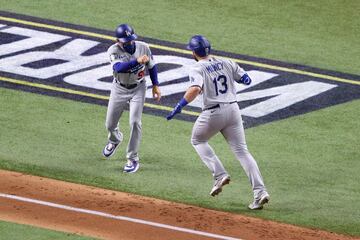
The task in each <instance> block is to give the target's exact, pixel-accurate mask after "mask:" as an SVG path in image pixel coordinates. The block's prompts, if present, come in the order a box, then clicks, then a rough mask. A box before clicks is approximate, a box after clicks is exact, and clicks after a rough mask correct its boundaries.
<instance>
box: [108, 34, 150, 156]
mask: <svg viewBox="0 0 360 240" xmlns="http://www.w3.org/2000/svg"><path fill="white" fill-rule="evenodd" d="M135 44H136V51H135V52H134V54H132V55H131V54H129V53H127V52H125V51H124V50H123V49H122V48H120V47H119V45H118V44H114V45H112V46H111V47H110V48H109V49H108V51H107V52H108V54H109V58H110V63H111V67H113V65H114V64H115V63H117V62H129V61H131V60H134V59H137V58H138V57H140V56H143V55H147V56H148V57H149V58H150V61H149V62H148V63H147V64H138V65H137V66H135V67H134V68H132V69H130V71H129V72H128V73H117V72H114V73H113V75H114V81H113V85H112V89H111V93H110V99H109V104H108V109H107V114H106V123H105V126H106V128H107V130H108V132H109V135H108V141H109V142H111V143H120V142H121V141H122V139H123V134H122V132H121V131H120V129H119V126H118V125H119V119H120V117H121V115H122V113H123V111H124V109H125V108H126V106H128V105H129V115H130V116H129V123H130V137H129V143H128V146H127V150H126V151H127V153H126V158H127V159H128V160H135V161H138V160H139V155H138V150H139V146H140V142H141V137H142V127H141V116H142V111H143V107H144V103H145V93H146V83H145V81H144V79H145V69H146V67H148V68H152V67H153V66H154V65H155V62H154V60H153V57H152V55H151V51H150V48H149V46H148V45H147V44H146V43H144V42H141V41H135ZM111 69H113V68H111ZM120 83H121V84H123V86H121V85H120ZM134 84H137V85H136V86H135V85H134ZM134 86H135V87H134Z"/></svg>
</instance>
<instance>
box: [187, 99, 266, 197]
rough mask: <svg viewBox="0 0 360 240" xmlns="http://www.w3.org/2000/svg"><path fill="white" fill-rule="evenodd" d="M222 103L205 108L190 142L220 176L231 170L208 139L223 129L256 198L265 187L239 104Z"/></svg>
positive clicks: (215, 177)
mask: <svg viewBox="0 0 360 240" xmlns="http://www.w3.org/2000/svg"><path fill="white" fill-rule="evenodd" d="M219 105H220V107H219V108H215V109H210V110H205V111H203V112H202V113H201V114H200V116H199V117H198V119H197V120H196V122H195V124H194V127H193V131H192V137H191V144H192V145H193V147H194V148H195V150H196V152H197V153H198V154H199V156H200V158H201V160H202V161H203V162H204V163H205V165H206V166H207V167H208V168H209V170H210V171H211V172H212V174H213V177H214V179H217V178H218V177H220V176H222V175H225V174H228V173H227V172H226V170H225V168H224V166H223V164H222V163H221V161H220V160H219V158H218V157H217V156H216V154H215V152H214V150H213V149H212V148H211V146H210V145H209V144H208V140H209V139H210V138H211V137H212V136H214V135H215V134H217V133H218V132H221V134H222V135H223V136H224V138H225V139H226V141H227V142H228V144H229V146H230V148H231V150H232V152H233V153H234V154H235V157H236V159H237V160H238V161H239V162H240V164H241V166H242V167H243V169H244V170H245V173H246V175H247V176H248V178H249V181H250V184H251V186H252V190H253V193H254V198H255V199H257V198H258V197H259V196H260V195H261V194H262V192H263V191H266V188H265V185H264V182H263V178H262V176H261V173H260V170H259V167H258V165H257V163H256V161H255V159H254V158H253V156H252V155H251V154H250V152H249V151H248V148H247V145H246V141H245V132H244V127H243V123H242V117H241V114H240V109H239V107H238V105H237V104H236V103H234V104H228V103H227V104H219Z"/></svg>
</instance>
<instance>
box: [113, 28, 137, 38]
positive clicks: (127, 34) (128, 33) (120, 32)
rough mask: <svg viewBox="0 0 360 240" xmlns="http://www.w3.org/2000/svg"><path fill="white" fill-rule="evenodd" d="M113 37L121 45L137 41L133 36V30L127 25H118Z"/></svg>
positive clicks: (135, 36)
mask: <svg viewBox="0 0 360 240" xmlns="http://www.w3.org/2000/svg"><path fill="white" fill-rule="evenodd" d="M115 36H116V38H117V39H118V40H119V41H120V42H122V43H126V42H130V41H132V40H135V39H137V35H136V34H135V32H134V29H133V28H132V27H131V26H130V25H128V24H121V25H119V26H118V27H117V28H116V31H115Z"/></svg>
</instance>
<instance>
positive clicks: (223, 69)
mask: <svg viewBox="0 0 360 240" xmlns="http://www.w3.org/2000/svg"><path fill="white" fill-rule="evenodd" d="M245 73H246V72H245V71H244V69H242V68H240V67H239V65H238V64H236V63H235V62H233V61H231V60H227V59H222V58H215V57H211V58H209V59H207V60H200V61H199V62H197V63H196V64H195V66H194V67H193V68H192V69H191V70H190V74H189V78H190V83H191V85H197V86H200V87H201V88H202V89H203V94H202V95H203V104H204V106H203V108H204V109H205V108H208V107H211V106H214V105H216V104H218V103H230V102H234V101H236V87H235V84H237V83H236V82H235V81H234V80H240V78H241V77H242V76H243V75H244V74H245Z"/></svg>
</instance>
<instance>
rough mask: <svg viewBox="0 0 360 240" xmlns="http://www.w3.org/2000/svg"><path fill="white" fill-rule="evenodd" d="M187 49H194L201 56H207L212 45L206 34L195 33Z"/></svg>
mask: <svg viewBox="0 0 360 240" xmlns="http://www.w3.org/2000/svg"><path fill="white" fill-rule="evenodd" d="M187 49H189V50H192V51H193V52H195V53H196V55H198V56H199V57H206V56H207V55H209V54H210V49H211V45H210V42H209V40H207V39H206V38H205V37H204V36H201V35H195V36H192V37H191V38H190V41H189V44H188V45H187Z"/></svg>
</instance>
